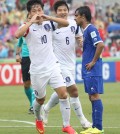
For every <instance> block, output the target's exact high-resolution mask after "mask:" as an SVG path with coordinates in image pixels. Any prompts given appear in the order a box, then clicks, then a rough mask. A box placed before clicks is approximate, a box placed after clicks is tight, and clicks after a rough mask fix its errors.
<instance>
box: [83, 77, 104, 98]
mask: <svg viewBox="0 0 120 134" xmlns="http://www.w3.org/2000/svg"><path fill="white" fill-rule="evenodd" d="M83 81H84V87H85V92H86V93H88V94H91V95H92V94H96V93H98V94H103V92H104V88H103V78H102V77H100V76H91V77H86V78H84V79H83Z"/></svg>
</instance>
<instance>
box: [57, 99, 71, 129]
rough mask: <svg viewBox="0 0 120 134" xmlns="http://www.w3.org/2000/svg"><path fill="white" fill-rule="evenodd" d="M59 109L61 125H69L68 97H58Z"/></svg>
mask: <svg viewBox="0 0 120 134" xmlns="http://www.w3.org/2000/svg"><path fill="white" fill-rule="evenodd" d="M59 103H60V111H61V113H62V119H63V126H64V127H66V126H69V125H70V103H69V99H68V98H67V99H59Z"/></svg>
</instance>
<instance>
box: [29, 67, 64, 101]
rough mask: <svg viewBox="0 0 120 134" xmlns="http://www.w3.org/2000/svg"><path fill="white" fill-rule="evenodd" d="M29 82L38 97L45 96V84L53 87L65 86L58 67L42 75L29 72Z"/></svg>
mask: <svg viewBox="0 0 120 134" xmlns="http://www.w3.org/2000/svg"><path fill="white" fill-rule="evenodd" d="M31 84H32V88H33V89H34V91H35V96H36V98H38V99H41V98H43V97H45V95H46V86H47V84H50V86H51V87H52V88H53V89H56V88H59V87H63V86H66V84H65V81H64V79H63V76H62V73H61V70H60V68H59V67H56V68H54V70H52V71H51V72H50V73H49V74H46V75H44V76H43V77H42V76H41V74H38V75H37V74H31Z"/></svg>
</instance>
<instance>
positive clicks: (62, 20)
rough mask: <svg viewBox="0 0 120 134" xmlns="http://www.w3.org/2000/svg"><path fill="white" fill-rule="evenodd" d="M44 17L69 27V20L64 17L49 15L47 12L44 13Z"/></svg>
mask: <svg viewBox="0 0 120 134" xmlns="http://www.w3.org/2000/svg"><path fill="white" fill-rule="evenodd" d="M42 17H43V19H45V20H50V21H54V22H56V23H58V24H59V25H62V26H63V27H67V26H68V25H69V22H68V21H67V20H65V19H62V18H57V17H52V16H48V15H45V14H43V15H42Z"/></svg>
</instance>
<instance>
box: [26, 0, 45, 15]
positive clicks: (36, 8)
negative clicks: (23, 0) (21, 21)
mask: <svg viewBox="0 0 120 134" xmlns="http://www.w3.org/2000/svg"><path fill="white" fill-rule="evenodd" d="M43 7H44V5H43V3H42V2H41V0H29V1H28V2H27V11H28V13H29V14H30V16H31V17H32V16H34V15H35V14H43Z"/></svg>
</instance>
